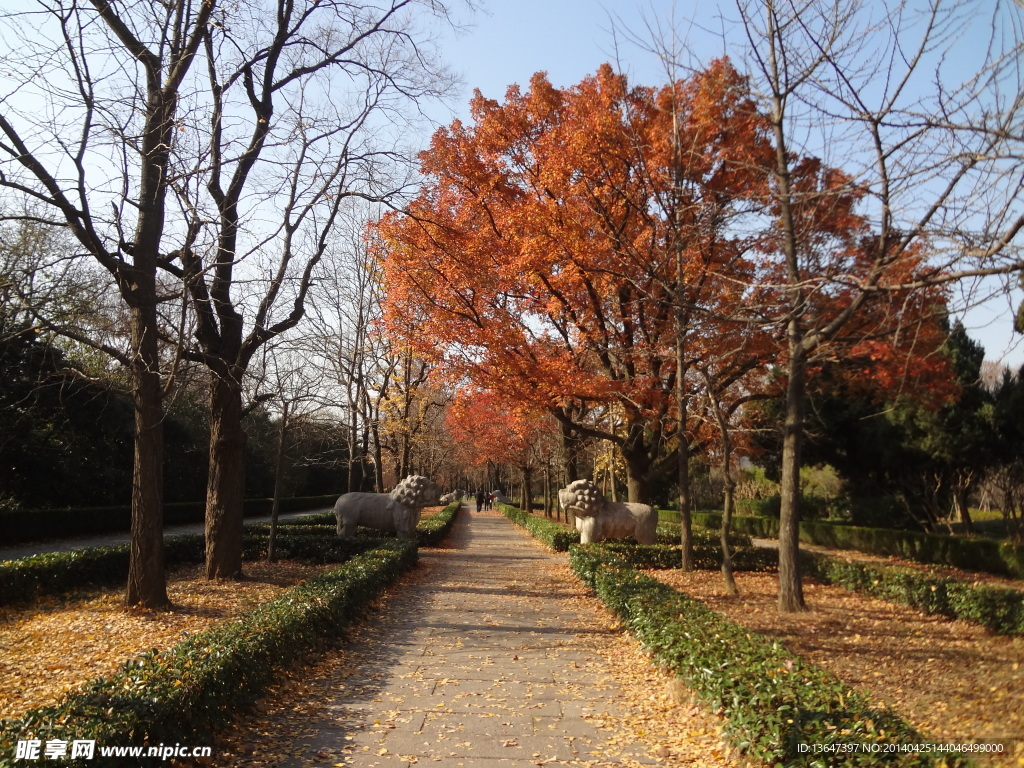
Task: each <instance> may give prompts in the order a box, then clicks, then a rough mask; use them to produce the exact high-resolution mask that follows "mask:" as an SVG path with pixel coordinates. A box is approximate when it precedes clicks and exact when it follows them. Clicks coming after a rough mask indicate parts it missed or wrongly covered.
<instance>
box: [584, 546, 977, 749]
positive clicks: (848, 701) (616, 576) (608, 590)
mask: <svg viewBox="0 0 1024 768" xmlns="http://www.w3.org/2000/svg"><path fill="white" fill-rule="evenodd" d="M569 558H570V563H571V565H572V567H573V569H574V571H575V572H576V573H577V574H578V575H579V576H580V578H581V579H582V580H583V581H584V582H585V583H587V584H588V585H589V586H590V587H591V588H592V589H594V591H595V592H596V593H597V595H598V596H599V597H600V598H601V600H602V601H603V602H604V603H605V605H607V606H608V608H609V609H610V610H612V611H613V612H615V613H616V614H617V615H618V616H619V617H621V618H622V620H623V621H624V622H625V623H626V624H627V625H628V626H629V628H630V629H631V630H632V631H633V632H634V633H635V634H636V636H637V637H638V639H639V640H640V641H641V642H642V643H643V644H644V645H645V646H646V647H647V648H648V649H649V650H650V651H651V652H652V653H653V654H654V656H655V658H656V659H657V660H658V662H659V663H661V664H663V665H665V666H666V667H668V668H669V669H671V670H672V672H673V673H674V674H676V675H678V676H679V678H680V679H681V680H682V681H683V682H684V683H685V684H686V686H687V687H688V688H689V689H690V690H692V691H693V692H694V693H695V694H696V695H697V696H698V697H700V698H701V699H702V700H703V701H704V702H705V704H706V705H707V706H708V707H709V708H710V709H712V710H713V711H717V712H721V713H722V714H723V715H724V716H725V718H726V720H727V725H726V729H725V731H726V735H727V737H728V738H729V739H730V741H732V743H733V744H735V745H736V746H737V747H738V748H739V749H741V750H742V751H743V752H745V753H746V754H748V755H750V756H752V757H754V758H756V759H758V760H761V761H763V762H765V763H768V764H770V765H780V764H781V765H785V766H807V768H818V767H819V766H826V765H827V766H858V768H860V767H862V766H883V765H898V766H927V765H933V764H935V763H936V762H938V761H933V760H932V758H931V756H929V755H924V754H914V753H910V754H894V753H884V752H880V753H872V752H870V751H863V752H857V753H852V752H846V753H844V752H841V751H839V750H842V749H843V748H844V747H845V746H848V745H851V744H864V745H869V746H870V745H873V744H898V743H907V744H915V743H923V742H924V741H925V739H924V738H923V737H922V735H921V734H920V733H918V732H917V731H915V730H914V729H913V728H912V727H911V726H910V725H908V724H907V723H906V722H905V721H903V720H902V719H901V718H899V717H898V716H897V715H895V714H893V713H892V712H889V711H887V710H884V709H880V708H878V707H877V706H876V705H875V704H874V703H872V702H871V701H870V700H869V699H868V698H867V697H866V696H865V695H864V694H861V693H859V692H858V691H856V690H855V689H853V688H850V687H849V686H847V685H846V684H845V683H843V682H842V681H841V680H839V679H838V678H836V677H835V676H834V675H831V674H830V673H828V672H826V671H824V670H821V669H819V668H817V667H814V666H812V665H810V664H807V663H805V662H803V661H802V660H801V659H800V658H799V657H797V656H794V655H792V654H791V653H789V652H788V651H786V650H785V649H784V648H783V647H782V646H781V645H780V644H779V643H778V642H775V641H772V640H769V639H768V638H766V637H764V636H761V635H758V634H756V633H753V632H750V631H749V630H747V629H746V628H744V627H743V626H741V625H739V624H736V623H735V622H732V621H730V620H728V619H726V618H724V617H722V616H720V615H719V614H716V613H715V612H714V611H712V610H710V609H709V608H707V607H706V606H704V605H703V604H702V603H700V602H699V601H697V600H694V599H692V598H690V597H687V596H686V595H683V594H680V593H678V592H676V591H675V590H673V589H671V588H670V587H668V586H666V585H664V584H662V583H661V582H659V581H657V580H655V579H653V578H650V577H648V576H646V575H644V574H641V573H638V572H637V571H635V570H633V569H632V568H630V567H628V565H627V564H626V563H625V562H624V560H623V558H622V557H621V555H620V554H618V553H616V552H609V551H607V548H600V547H594V546H589V547H586V546H574V547H572V548H570V550H569ZM801 744H806V745H817V748H818V749H821V750H835V751H819V752H802V751H800V745H801ZM967 764H968V763H967V762H966V761H963V760H961V759H959V758H949V759H948V762H947V765H950V766H954V765H956V766H963V765H967Z"/></svg>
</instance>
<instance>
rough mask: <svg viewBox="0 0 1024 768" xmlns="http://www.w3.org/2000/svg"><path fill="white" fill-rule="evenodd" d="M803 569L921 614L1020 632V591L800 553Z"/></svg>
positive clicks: (1023, 626)
mask: <svg viewBox="0 0 1024 768" xmlns="http://www.w3.org/2000/svg"><path fill="white" fill-rule="evenodd" d="M801 556H802V563H803V568H804V573H806V574H807V575H808V576H811V577H813V578H815V579H817V580H818V581H820V582H822V583H824V584H833V585H835V586H839V587H843V588H844V589H849V590H851V591H855V592H864V593H866V594H869V595H871V596H872V597H877V598H879V599H881V600H887V601H890V602H894V603H899V604H901V605H906V606H909V607H911V608H914V609H915V610H918V611H921V612H922V613H927V614H934V615H939V616H945V617H947V618H950V619H959V620H961V621H968V622H971V623H973V624H981V625H982V626H983V627H985V628H987V629H988V630H990V631H991V632H994V633H996V634H999V635H1024V591H1022V590H1016V589H1008V588H1006V587H994V586H989V585H986V584H972V583H969V582H965V581H961V580H958V579H951V578H947V577H940V576H929V575H928V574H925V573H921V572H919V571H916V570H913V569H910V568H899V567H897V566H892V565H886V564H881V563H865V562H856V561H850V560H846V559H844V558H840V557H831V556H828V555H824V554H821V553H818V552H803V553H801Z"/></svg>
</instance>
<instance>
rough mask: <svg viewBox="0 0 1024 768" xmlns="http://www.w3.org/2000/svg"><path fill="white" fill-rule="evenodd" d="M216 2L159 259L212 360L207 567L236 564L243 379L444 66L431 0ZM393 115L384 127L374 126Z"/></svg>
mask: <svg viewBox="0 0 1024 768" xmlns="http://www.w3.org/2000/svg"><path fill="white" fill-rule="evenodd" d="M250 10H251V9H248V8H246V7H244V6H243V7H236V6H231V7H228V6H225V7H224V8H223V9H222V15H220V16H218V17H217V18H216V19H215V20H214V23H211V24H209V25H208V26H207V28H206V30H205V32H204V35H203V44H204V53H205V56H206V61H207V64H208V66H207V72H206V74H207V82H206V83H205V86H206V91H205V96H206V99H207V101H206V102H205V104H204V106H205V107H207V109H203V110H196V111H194V112H191V113H189V114H188V116H187V119H186V120H184V121H183V122H182V124H181V126H180V130H182V131H183V132H185V133H186V134H187V135H188V136H189V137H190V138H191V139H192V141H193V142H194V152H195V154H194V161H195V164H196V166H197V172H196V173H195V174H194V175H193V176H192V177H190V178H189V179H188V180H187V181H186V182H185V183H178V184H175V193H176V201H177V204H178V207H179V209H180V213H181V216H182V219H183V229H185V230H186V231H187V232H188V233H189V247H188V248H184V249H182V250H181V251H180V252H179V253H177V254H175V255H176V257H177V258H176V259H173V260H171V259H168V260H166V261H164V262H162V264H161V266H162V267H163V268H165V269H167V270H168V271H169V272H171V273H173V274H174V275H175V276H176V277H178V278H179V279H180V280H182V281H183V283H184V286H185V291H186V294H187V296H188V299H189V303H190V308H191V310H192V318H193V322H194V334H193V338H194V342H195V343H194V344H192V345H191V346H190V347H189V349H188V351H187V354H188V355H189V356H190V357H191V358H192V359H194V360H196V361H198V362H202V363H203V364H205V365H206V366H207V367H208V368H209V369H210V371H211V373H212V383H211V392H210V412H211V417H210V418H211V434H210V474H209V481H208V486H207V518H206V573H207V576H208V577H209V578H222V577H233V576H236V575H237V574H238V573H239V572H240V570H241V566H242V561H241V535H242V496H243V485H242V484H243V473H242V466H243V458H244V455H245V434H244V431H243V429H242V422H241V417H242V413H243V407H244V405H243V386H242V384H243V379H244V377H245V374H246V371H247V370H248V368H249V365H250V363H251V361H252V359H253V357H254V355H255V354H256V352H257V351H258V350H259V349H260V348H261V347H262V346H263V345H265V344H266V343H267V342H268V341H269V340H271V339H273V338H274V337H276V336H278V335H280V334H281V333H284V332H285V331H287V330H289V329H291V328H293V327H295V325H296V324H297V323H298V322H299V320H300V319H301V318H302V316H303V314H304V312H305V304H306V300H307V296H308V294H309V290H310V286H311V284H312V283H313V280H314V277H315V275H316V270H317V267H318V264H319V263H320V261H321V260H322V259H323V258H324V256H325V254H327V253H328V249H329V245H330V243H331V240H332V235H333V227H334V224H335V222H336V221H337V220H338V217H339V214H340V213H341V212H342V211H343V209H344V207H345V206H346V205H347V204H348V202H349V201H354V200H363V199H372V200H382V201H383V200H388V199H390V198H391V197H392V196H394V195H395V194H397V193H398V192H399V191H400V190H401V188H402V187H403V185H404V183H405V179H404V176H402V173H401V172H399V174H398V175H397V176H395V175H394V174H392V173H390V172H389V169H390V168H392V167H393V162H394V161H395V160H396V159H397V158H398V157H399V156H400V151H399V150H400V145H401V142H400V138H399V135H400V128H399V127H398V126H399V124H400V123H403V122H405V115H406V114H409V113H410V112H412V113H414V112H415V109H412V110H409V109H408V108H409V107H410V105H413V106H414V105H415V104H416V102H418V101H420V100H423V99H427V98H431V97H434V96H438V95H440V94H442V93H443V92H444V91H445V89H446V88H447V87H448V85H449V84H450V78H449V77H448V75H447V74H446V72H445V71H444V69H443V67H441V66H440V64H439V63H438V62H437V60H436V56H435V51H434V49H433V46H432V43H431V42H430V37H429V34H428V32H427V30H425V29H424V28H423V27H422V26H421V24H422V22H423V21H424V19H425V18H426V17H431V16H432V17H434V18H440V19H443V18H444V17H445V15H446V12H447V8H446V6H445V5H444V4H443V3H439V2H432V1H421V0H388V1H387V2H384V3H350V2H342V1H341V0H300V1H299V2H292V1H290V0H288V1H286V0H279V1H278V2H268V3H267V4H266V6H265V7H261V10H262V11H263V12H262V13H250ZM389 124H390V125H392V126H394V128H393V130H394V134H393V135H391V136H390V137H389V136H388V135H387V131H386V130H384V129H382V127H381V126H387V125H389Z"/></svg>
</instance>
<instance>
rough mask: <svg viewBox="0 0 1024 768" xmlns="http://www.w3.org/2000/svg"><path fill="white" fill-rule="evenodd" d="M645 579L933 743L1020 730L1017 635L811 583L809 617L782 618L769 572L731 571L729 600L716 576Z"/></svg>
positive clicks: (658, 574) (1023, 726) (1021, 648)
mask: <svg viewBox="0 0 1024 768" xmlns="http://www.w3.org/2000/svg"><path fill="white" fill-rule="evenodd" d="M649 574H650V575H652V576H654V577H655V578H658V579H661V580H662V581H664V582H666V583H668V584H670V585H672V586H674V587H676V588H678V589H680V590H682V591H684V592H686V593H687V594H689V595H691V596H692V597H695V598H697V599H699V600H701V601H703V602H705V603H706V604H708V605H709V606H710V607H712V608H713V609H714V610H716V611H718V612H719V613H722V614H725V615H726V616H728V617H730V618H731V619H732V620H733V621H736V622H738V623H739V624H742V625H744V626H746V627H749V628H750V629H751V630H753V631H756V632H761V633H764V634H767V635H769V636H771V637H775V638H778V639H779V641H780V642H782V644H783V645H785V646H786V647H787V648H788V649H789V650H791V651H792V652H794V653H796V654H798V655H800V656H803V657H804V658H806V659H807V660H808V661H810V662H812V663H814V664H816V665H817V666H820V667H823V668H825V669H828V670H830V671H832V672H833V673H835V674H836V675H837V676H839V677H840V678H841V679H843V680H844V681H845V682H847V683H849V684H850V685H853V686H855V687H858V688H861V689H863V690H866V691H867V692H868V693H869V694H870V695H871V697H872V698H873V699H874V700H875V701H878V702H881V703H884V704H887V705H889V706H891V707H892V708H893V709H895V710H896V711H897V712H899V713H900V714H902V715H903V716H904V717H905V718H907V720H909V721H910V722H911V723H912V724H913V725H915V726H916V727H918V728H919V729H921V730H922V731H923V732H924V733H925V734H927V735H928V736H929V737H930V738H932V739H934V740H936V741H940V742H965V741H972V740H981V739H988V738H1000V737H1006V736H1009V735H1016V734H1021V733H1024V669H1022V664H1021V662H1022V661H1024V638H1021V637H1016V638H1012V637H999V636H994V635H991V634H989V633H988V632H987V631H986V630H984V629H983V628H981V627H978V626H974V625H971V624H967V623H965V622H954V621H948V620H946V619H942V618H940V617H934V616H923V615H921V614H919V613H917V612H915V611H913V610H911V609H909V608H904V607H902V606H897V605H893V604H889V603H885V602H882V601H880V600H875V599H872V598H869V597H866V596H862V595H857V594H854V593H851V592H847V591H846V590H843V589H840V588H838V587H826V586H821V585H818V584H812V583H805V585H804V594H805V597H806V599H807V602H808V605H809V606H810V607H811V609H812V610H811V612H809V613H805V614H798V615H787V616H783V615H780V614H779V612H778V610H777V607H776V605H777V590H778V583H777V580H776V577H775V576H774V575H772V574H766V573H738V574H736V580H737V585H738V586H739V590H740V595H739V597H737V598H730V597H727V596H726V595H724V594H723V592H722V587H721V575H720V574H717V573H713V572H692V573H681V572H678V571H650V572H649ZM1018 586H1019V585H1018Z"/></svg>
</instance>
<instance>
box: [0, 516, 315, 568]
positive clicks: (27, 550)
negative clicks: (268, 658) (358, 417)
mask: <svg viewBox="0 0 1024 768" xmlns="http://www.w3.org/2000/svg"><path fill="white" fill-rule="evenodd" d="M333 509H334V508H333V507H319V508H317V509H307V510H306V511H305V512H284V513H282V514H280V515H278V520H291V519H293V518H296V517H306V516H307V515H316V514H319V513H321V512H332V511H333ZM244 522H245V525H250V524H251V523H269V522H270V515H256V516H253V517H247V518H245V521H244ZM204 527H205V526H204V524H203V523H178V524H175V525H165V526H164V537H165V538H170V537H172V536H185V535H189V534H196V533H202V532H203V530H204ZM131 538H132V535H131V533H129V532H128V531H122V532H120V533H117V532H111V533H98V534H96V535H95V536H78V537H75V538H70V539H49V540H47V541H30V542H26V543H24V544H15V545H13V546H10V547H0V561H2V560H19V559H21V558H23V557H31V556H32V555H40V554H42V553H44V552H70V551H71V550H73V549H88V548H89V547H109V546H111V545H112V544H127V543H128V542H129V541H131Z"/></svg>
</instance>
